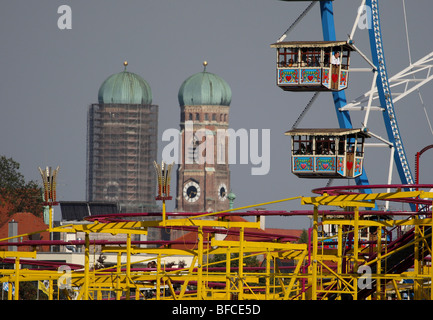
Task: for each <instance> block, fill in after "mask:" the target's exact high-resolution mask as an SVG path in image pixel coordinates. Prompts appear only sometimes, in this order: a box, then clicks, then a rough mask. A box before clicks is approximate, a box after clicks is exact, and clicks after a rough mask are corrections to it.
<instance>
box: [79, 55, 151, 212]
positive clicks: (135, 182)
mask: <svg viewBox="0 0 433 320" xmlns="http://www.w3.org/2000/svg"><path fill="white" fill-rule="evenodd" d="M127 65H128V63H127V62H126V61H125V62H124V70H123V71H122V72H119V73H115V74H113V75H111V76H109V77H108V78H107V79H106V80H105V81H104V82H103V83H102V85H101V86H100V88H99V91H98V103H95V104H92V105H90V106H89V109H88V118H87V119H88V123H87V130H88V132H87V201H96V202H104V201H109V202H117V203H118V204H119V206H120V210H121V211H122V212H146V211H150V212H152V211H157V210H158V207H157V205H156V202H155V188H156V177H155V173H154V169H153V161H154V160H155V159H156V157H157V136H158V106H157V105H153V104H152V91H151V88H150V86H149V84H148V83H147V82H146V81H145V80H144V79H143V78H142V77H141V76H139V75H137V74H135V73H132V72H129V71H127V70H126V67H127Z"/></svg>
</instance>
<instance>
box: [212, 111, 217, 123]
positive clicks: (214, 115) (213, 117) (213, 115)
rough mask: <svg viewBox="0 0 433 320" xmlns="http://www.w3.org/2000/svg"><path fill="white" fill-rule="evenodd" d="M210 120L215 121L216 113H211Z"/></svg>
mask: <svg viewBox="0 0 433 320" xmlns="http://www.w3.org/2000/svg"><path fill="white" fill-rule="evenodd" d="M212 121H216V114H215V113H212Z"/></svg>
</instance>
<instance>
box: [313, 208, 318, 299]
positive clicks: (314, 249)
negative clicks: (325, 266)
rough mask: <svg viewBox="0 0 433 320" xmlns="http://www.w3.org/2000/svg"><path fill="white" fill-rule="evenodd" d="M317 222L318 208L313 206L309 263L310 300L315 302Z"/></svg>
mask: <svg viewBox="0 0 433 320" xmlns="http://www.w3.org/2000/svg"><path fill="white" fill-rule="evenodd" d="M318 220H319V208H318V206H316V205H315V206H314V214H313V243H312V245H313V257H312V258H313V261H311V265H312V284H311V285H312V287H311V294H312V296H311V300H317V281H318V279H317V246H318V238H319V235H318Z"/></svg>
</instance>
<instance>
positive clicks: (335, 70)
mask: <svg viewBox="0 0 433 320" xmlns="http://www.w3.org/2000/svg"><path fill="white" fill-rule="evenodd" d="M339 75H340V52H339V51H335V52H334V54H333V55H332V57H331V89H338V78H339Z"/></svg>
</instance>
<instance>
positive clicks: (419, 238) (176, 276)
mask: <svg viewBox="0 0 433 320" xmlns="http://www.w3.org/2000/svg"><path fill="white" fill-rule="evenodd" d="M414 197H419V198H433V193H429V192H422V191H400V190H398V191H396V192H388V193H373V194H368V195H364V194H361V195H358V194H356V195H337V196H335V195H333V196H330V195H326V194H325V195H323V196H318V197H294V198H288V199H282V200H278V201H274V202H268V203H266V204H271V203H275V202H281V201H289V200H295V199H301V203H302V204H304V205H312V206H313V210H312V222H313V225H312V229H311V238H310V239H311V241H310V242H309V244H305V243H302V244H301V243H292V242H274V241H248V240H246V239H245V230H246V229H247V228H252V229H259V228H260V222H232V221H225V220H223V219H216V220H207V219H203V220H202V219H199V218H202V217H203V216H212V215H216V214H218V213H213V214H205V215H202V216H199V217H191V218H182V219H168V220H167V219H165V215H164V217H163V219H162V220H160V221H130V220H125V221H121V222H118V221H116V222H110V221H108V222H99V221H94V222H92V223H89V224H71V225H67V226H62V227H54V228H50V231H51V232H61V233H65V232H66V233H71V232H73V233H75V232H84V233H85V245H84V252H83V255H84V265H83V268H81V269H76V270H70V272H69V273H68V274H65V273H63V272H59V270H38V269H31V268H25V267H24V265H25V263H23V262H22V259H37V255H38V253H37V252H18V251H0V258H1V259H14V260H13V261H14V263H13V267H12V268H10V269H1V270H0V282H1V283H6V284H7V285H6V287H7V288H8V290H7V292H8V294H7V298H8V299H11V300H14V299H15V300H18V299H19V287H20V284H21V283H23V282H29V281H30V282H36V283H38V284H39V287H40V288H41V290H42V292H45V294H46V295H48V298H49V299H56V298H57V299H58V298H59V296H60V295H59V294H58V292H57V291H58V290H63V292H64V293H65V295H64V296H66V297H68V298H69V299H83V300H88V299H98V300H99V299H109V298H111V299H156V300H163V299H240V300H242V299H256V300H262V299H263V300H269V299H272V300H287V299H296V300H302V299H312V300H316V299H346V298H350V299H387V298H388V297H390V296H395V297H396V298H397V299H402V298H404V296H403V295H402V293H404V292H406V291H410V292H413V294H414V298H415V299H429V300H431V299H432V298H433V292H432V290H431V283H432V280H433V268H432V267H431V260H430V258H429V257H431V228H432V226H433V221H432V219H431V218H421V217H417V216H413V217H412V218H411V219H393V218H392V216H388V217H387V218H386V219H384V220H368V219H367V218H364V216H360V214H359V209H360V208H361V207H368V208H371V207H374V206H375V205H376V202H377V201H378V200H381V201H386V200H389V199H405V198H406V199H407V198H414ZM261 205H263V204H261ZM255 206H257V205H254V206H246V207H243V208H236V209H233V210H232V211H235V210H241V209H244V208H249V207H255ZM320 206H338V207H342V208H344V209H345V212H348V211H349V212H351V214H349V215H345V216H342V215H338V211H336V212H335V213H334V214H333V215H332V216H331V215H328V216H324V215H321V214H319V212H320V211H319V207H320ZM229 211H230V210H229ZM234 215H235V213H234ZM155 226H164V227H165V228H170V227H182V226H187V227H196V230H197V245H196V246H195V248H193V249H175V248H171V247H170V246H167V247H160V248H142V247H138V246H134V245H132V244H131V236H132V235H134V234H143V235H144V234H147V229H148V228H150V227H155ZM325 226H331V227H333V228H334V229H335V230H337V231H336V234H335V235H332V236H326V235H324V233H323V230H324V228H325ZM396 226H398V227H406V228H413V239H412V240H411V241H410V242H407V243H404V244H402V245H400V246H398V247H397V248H394V249H393V250H392V251H389V252H388V251H387V239H386V237H385V238H384V237H383V236H382V231H383V230H385V229H386V228H392V227H396ZM205 227H207V228H208V227H214V228H219V229H220V228H224V229H227V230H236V231H237V232H238V236H239V240H238V241H229V240H218V239H217V238H215V237H214V235H212V237H211V239H204V235H205V233H204V232H203V228H205ZM369 228H375V229H376V230H377V231H376V234H377V235H378V236H376V238H375V239H373V238H372V239H373V240H370V242H369V243H368V244H367V245H364V244H363V242H362V241H361V239H360V235H361V234H362V233H363V232H364V231H365V230H368V229H369ZM42 231H46V230H42ZM42 231H41V232H42ZM94 233H109V234H126V236H127V240H126V243H125V245H122V246H118V245H117V246H114V245H109V244H108V245H106V246H102V249H101V252H102V253H111V254H117V264H116V265H115V266H114V267H110V268H102V269H101V268H99V269H98V268H96V267H95V266H94V265H92V263H91V260H90V247H91V242H90V235H91V234H94ZM349 235H351V236H352V239H351V240H350V243H349V244H348V239H349ZM20 236H25V235H20ZM8 239H10V238H7V239H1V240H0V241H5V240H8ZM205 240H209V241H205ZM330 243H332V244H330ZM408 250H409V251H408ZM402 252H404V253H405V254H408V252H409V253H410V255H411V256H413V263H411V265H410V266H409V267H408V268H405V269H402V270H394V269H392V268H391V266H389V265H387V264H389V263H390V262H389V261H391V260H390V259H391V258H392V257H396V255H398V254H399V253H402ZM216 254H218V255H223V256H225V259H223V260H222V261H218V263H223V264H225V268H223V269H224V270H222V271H214V270H212V267H213V266H214V265H215V264H216V263H215V262H209V256H211V255H216ZM149 255H151V256H152V259H155V258H153V257H155V256H156V269H152V270H147V269H139V268H134V267H135V266H136V265H138V264H143V263H145V262H148V261H149V260H148V259H149V258H148V257H149ZM179 255H180V256H189V257H191V263H190V265H189V266H187V267H185V268H183V269H179V268H177V269H168V268H166V267H165V266H164V263H163V260H164V259H165V258H167V257H173V256H179ZM140 256H143V259H142V260H140V261H138V262H133V261H132V257H140ZM122 257H126V263H124V262H123V263H122ZM248 257H260V258H263V264H262V268H261V269H255V270H252V269H251V268H247V267H245V266H244V264H245V259H247V258H248ZM281 260H288V261H291V263H292V270H291V271H290V272H287V271H286V270H283V269H281V268H280V267H279V265H278V261H281ZM234 262H236V263H237V265H238V267H237V268H233V267H232V263H234ZM412 265H413V267H412ZM361 269H362V270H364V271H365V270H367V271H368V270H370V272H364V273H362V272H360V270H361ZM407 280H411V281H410V282H409V281H407ZM65 281H66V286H65ZM369 284H370V285H371V288H369V287H368V285H369ZM3 287H4V288H5V286H3ZM13 289H15V290H13ZM56 290H57V291H56ZM148 292H153V293H154V294H153V295H149V294H148Z"/></svg>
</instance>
